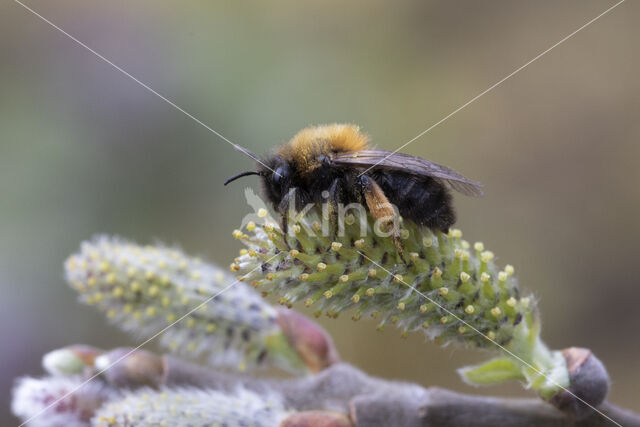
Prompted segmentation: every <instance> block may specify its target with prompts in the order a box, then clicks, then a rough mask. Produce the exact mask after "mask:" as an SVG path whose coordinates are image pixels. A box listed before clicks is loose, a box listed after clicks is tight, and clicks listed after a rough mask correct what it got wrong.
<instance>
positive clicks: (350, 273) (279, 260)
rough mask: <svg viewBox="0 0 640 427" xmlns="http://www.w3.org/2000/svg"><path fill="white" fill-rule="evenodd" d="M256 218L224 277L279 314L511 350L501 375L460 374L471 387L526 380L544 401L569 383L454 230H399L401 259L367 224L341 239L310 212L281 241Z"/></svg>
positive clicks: (496, 274) (492, 273)
mask: <svg viewBox="0 0 640 427" xmlns="http://www.w3.org/2000/svg"><path fill="white" fill-rule="evenodd" d="M259 216H260V217H262V218H265V223H264V224H263V225H256V224H255V223H253V222H251V223H249V224H248V225H247V227H246V231H242V230H235V231H234V232H233V235H234V237H236V238H237V239H239V240H240V241H241V242H242V243H244V244H245V245H246V246H247V248H246V249H242V250H241V251H240V256H239V257H238V258H236V259H235V262H234V263H233V264H231V270H232V271H233V272H236V273H237V274H238V275H239V278H240V280H243V281H245V282H247V283H249V284H251V285H253V286H254V287H256V288H257V289H258V290H260V291H262V292H263V295H268V294H275V295H276V296H278V297H279V298H280V302H281V303H282V304H286V305H290V304H292V303H295V302H303V303H304V304H305V305H306V306H308V307H311V308H313V309H314V310H315V314H316V315H318V316H319V315H321V314H322V313H325V314H326V315H328V316H330V317H337V316H338V315H339V314H341V313H343V312H346V311H349V312H350V313H351V314H352V318H353V319H354V320H358V319H360V318H362V317H365V316H370V317H373V318H375V319H377V320H378V322H379V323H378V327H379V328H383V327H385V326H386V325H388V324H394V325H396V326H397V327H399V328H400V329H401V331H402V334H403V335H406V334H408V333H409V332H412V331H416V330H423V331H424V332H425V333H426V334H427V335H428V336H430V337H432V338H435V339H436V340H437V341H438V342H440V343H446V342H451V341H456V342H462V343H466V344H469V345H472V346H475V347H483V348H497V347H499V346H502V348H503V349H512V353H513V354H515V356H516V357H513V356H512V355H511V356H510V357H508V361H507V362H505V361H504V360H502V359H500V362H504V363H502V364H501V365H500V364H496V362H495V361H492V363H493V365H491V366H489V368H487V366H486V365H483V366H481V367H478V368H471V369H467V370H464V371H462V372H461V373H462V375H463V377H464V378H465V380H467V381H469V382H473V383H477V384H480V383H482V384H486V383H491V382H498V381H500V380H502V379H506V378H507V377H509V378H518V379H526V380H527V382H528V383H529V385H530V386H531V387H534V388H537V389H538V390H539V391H541V392H542V393H543V394H545V395H547V394H549V393H551V394H553V393H554V392H555V391H556V390H557V387H556V385H557V384H556V383H558V381H557V380H558V379H559V381H560V382H561V383H563V384H564V383H566V382H567V380H566V375H565V374H566V369H564V370H563V369H562V364H563V363H564V362H562V361H560V360H559V359H558V357H557V354H552V353H551V352H549V351H548V350H547V349H546V347H545V346H544V344H543V343H542V342H541V341H540V340H539V338H538V335H539V321H538V317H537V311H536V305H535V300H534V299H533V298H532V297H531V296H523V295H521V293H520V291H519V288H518V284H517V281H516V279H515V278H514V276H513V273H514V269H513V267H512V266H510V265H507V266H505V267H504V269H502V270H500V269H499V268H498V267H497V266H496V264H495V263H494V254H493V253H492V252H490V251H488V250H486V249H485V247H484V245H483V244H482V243H480V242H477V243H475V244H473V245H470V244H469V243H468V242H467V241H465V240H463V239H462V233H461V232H460V231H459V230H451V231H450V232H449V233H448V234H445V233H442V232H438V231H435V232H434V231H431V230H429V229H427V228H424V227H419V226H417V225H416V224H414V223H411V222H409V221H404V222H403V223H402V227H403V229H402V231H401V236H402V247H403V250H402V253H400V252H399V251H398V249H397V247H396V245H395V244H394V242H393V239H392V238H391V237H384V236H380V235H379V233H375V232H374V229H375V227H376V224H375V222H374V218H373V217H371V215H368V218H367V221H366V223H363V224H361V223H360V221H358V220H356V219H355V217H353V216H352V215H348V216H347V217H346V218H345V219H344V223H345V224H344V233H340V232H339V231H340V230H339V229H338V230H336V229H335V228H334V227H333V226H331V224H330V222H329V221H327V220H326V218H327V215H326V214H325V215H324V217H323V215H322V213H321V212H320V211H319V209H317V208H316V209H315V210H312V211H310V212H309V213H307V214H306V215H305V216H304V217H303V218H302V219H300V218H296V220H297V221H294V219H293V218H291V219H290V220H289V222H290V225H289V233H288V236H284V235H283V233H282V231H281V229H280V227H279V226H278V225H277V224H276V221H275V220H274V219H273V218H271V217H269V215H268V213H267V212H266V211H265V210H264V209H262V210H261V211H260V212H259ZM323 218H324V221H323ZM363 222H364V221H363ZM323 231H324V232H323ZM363 232H364V233H363ZM341 234H343V235H341ZM496 344H497V345H496ZM523 362H524V363H523ZM527 364H529V365H530V366H529V365H527ZM498 365H500V366H498ZM558 365H560V370H559V371H558V372H557V373H556V374H554V377H553V378H551V382H549V381H548V380H547V377H548V375H549V372H550V371H552V370H554V369H556V368H557V366H558ZM531 366H532V367H533V368H534V369H531ZM498 368H499V369H498ZM478 369H480V370H478ZM498 370H500V372H498ZM505 371H506V372H505ZM541 374H542V375H541ZM554 378H555V379H554Z"/></svg>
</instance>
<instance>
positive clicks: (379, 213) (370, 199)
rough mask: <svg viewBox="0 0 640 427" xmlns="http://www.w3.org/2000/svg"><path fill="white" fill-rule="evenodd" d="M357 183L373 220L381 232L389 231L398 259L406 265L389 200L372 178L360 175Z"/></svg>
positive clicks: (398, 231) (393, 211) (394, 212)
mask: <svg viewBox="0 0 640 427" xmlns="http://www.w3.org/2000/svg"><path fill="white" fill-rule="evenodd" d="M358 182H359V183H360V185H361V186H362V192H363V193H364V199H365V201H366V203H367V207H368V208H369V211H370V212H371V214H372V215H373V216H374V218H376V219H377V220H378V221H380V222H381V224H380V225H381V226H382V227H381V229H382V230H383V231H389V230H391V239H392V240H393V244H394V245H395V247H396V249H397V250H398V253H399V254H400V259H402V262H403V263H405V264H406V263H407V262H406V260H405V259H404V247H403V246H402V241H401V239H400V230H399V228H398V227H396V226H395V223H394V220H395V219H397V215H396V211H395V209H394V206H393V205H392V204H391V202H389V199H387V196H386V195H385V194H384V191H383V190H382V188H380V186H379V185H378V184H377V183H376V182H375V181H374V180H373V179H372V178H369V177H368V176H366V175H361V176H360V178H358Z"/></svg>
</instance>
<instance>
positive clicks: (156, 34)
mask: <svg viewBox="0 0 640 427" xmlns="http://www.w3.org/2000/svg"><path fill="white" fill-rule="evenodd" d="M28 4H29V5H30V6H31V7H33V8H34V9H35V10H37V11H38V12H39V13H41V14H42V15H43V16H45V17H46V18H48V19H50V20H51V21H53V22H55V23H56V24H57V25H59V26H60V27H62V28H63V29H65V30H66V31H68V32H69V33H71V34H73V35H74V36H76V37H77V38H78V39H80V40H81V41H83V42H84V43H86V44H88V45H89V46H91V47H92V48H94V49H95V50H96V51H98V52H100V53H101V54H102V55H104V56H106V57H107V58H109V59H111V60H112V61H114V62H115V63H116V64H118V65H120V66H121V67H122V68H124V69H125V70H127V71H128V72H130V73H131V74H133V75H134V76H136V77H137V78H139V79H140V80H141V81H143V82H145V83H146V84H148V85H150V86H151V87H153V88H154V89H155V90H157V91H158V92H160V93H162V94H163V95H165V96H167V97H168V98H169V99H171V100H173V101H175V102H176V103H177V104H179V105H180V106H182V107H184V108H185V109H186V110H187V111H189V112H190V113H192V114H193V115H195V116H196V117H198V118H199V119H201V120H202V121H204V122H205V123H207V124H208V125H210V126H211V127H212V128H214V129H216V130H217V131H219V132H220V133H222V134H223V135H225V136H226V137H228V138H229V139H231V140H232V141H234V142H237V143H239V144H242V145H244V146H247V147H249V148H250V149H252V150H253V151H255V152H265V151H266V150H267V149H268V148H269V147H271V146H273V145H274V144H276V143H279V142H283V141H285V140H287V139H288V138H289V137H290V136H292V135H293V134H294V133H295V132H296V131H297V130H299V129H300V128H302V127H304V126H306V125H309V124H321V123H328V122H353V123H357V124H359V125H360V126H362V128H363V130H364V131H366V132H367V133H369V134H370V135H371V136H372V138H373V141H374V143H376V144H377V145H378V146H379V147H382V148H385V149H389V150H393V149H395V148H397V147H398V146H399V145H401V144H403V143H405V142H406V141H408V140H409V139H411V138H413V137H414V136H415V135H417V134H418V133H419V132H421V131H422V130H424V129H426V128H427V127H429V126H431V125H432V124H433V123H435V122H436V121H438V120H440V119H441V118H442V117H444V116H445V115H447V114H449V113H450V112H451V111H453V110H454V109H456V108H457V107H459V106H460V105H462V104H463V103H465V102H467V101H468V100H469V99H471V98H472V97H474V96H475V95H477V94H478V93H480V92H481V91H483V90H484V89H486V88H487V87H489V86H490V85H492V84H493V83H495V82H496V81H498V80H499V79H501V78H502V77H504V76H506V75H507V74H508V73H510V72H512V71H513V70H515V69H516V68H518V67H519V66H521V65H522V64H524V63H525V62H527V61H528V60H530V59H531V58H533V57H534V56H536V55H537V54H538V53H540V52H541V51H543V50H544V49H546V48H547V47H549V46H551V45H552V44H554V43H556V42H557V41H559V40H560V39H561V38H563V37H564V36H566V35H567V34H569V33H570V32H572V31H573V30H575V29H577V28H578V27H580V26H581V25H583V24H584V23H586V22H587V21H588V20H590V19H591V18H593V17H595V16H596V15H598V14H599V13H600V12H602V11H603V10H605V9H606V8H608V7H609V6H611V5H613V2H610V1H601V0H597V1H585V0H576V1H560V2H512V1H484V2H477V1H472V0H469V1H448V2H444V1H442V2H434V1H430V2H424V1H414V2H402V3H398V2H395V3H389V2H383V1H366V2H365V1H360V2H349V3H348V4H343V3H341V2H337V1H324V2H313V3H306V2H305V4H304V5H303V4H302V2H294V1H286V2H284V1H283V2H251V3H246V2H233V3H232V2H202V1H198V2H179V3H176V2H170V1H159V0H154V1H150V0H145V1H136V2H120V1H118V2H113V1H112V2H107V1H102V2H97V1H88V0H83V1H55V2H45V1H42V0H38V1H35V0H32V1H29V2H28ZM639 17H640V2H633V1H629V2H626V3H624V4H622V5H621V6H619V7H618V8H617V9H615V10H614V11H613V12H611V13H610V14H609V15H606V16H604V17H603V18H602V19H600V20H599V21H597V22H596V23H594V24H593V25H591V26H590V27H588V28H586V29H585V30H584V31H582V32H580V33H579V34H577V35H576V36H575V37H573V38H572V39H570V40H568V41H567V42H566V43H564V44H562V45H561V46H559V47H557V48H556V49H555V50H553V51H551V52H550V53H549V54H547V55H545V56H544V57H542V58H541V59H539V60H538V61H536V62H535V63H533V64H532V65H530V66H529V67H527V68H526V69H524V70H523V71H522V72H520V73H519V74H517V75H516V76H514V77H513V78H511V79H509V80H507V81H506V82H505V83H504V84H502V85H501V86H499V87H498V88H496V89H495V90H493V91H491V92H489V93H488V94H487V95H485V96H483V97H482V98H480V99H478V100H477V101H476V102H474V103H473V104H471V105H470V106H468V107H467V108H465V109H464V110H462V111H461V112H460V113H458V114H456V115H455V116H453V117H451V118H450V119H449V120H447V121H446V122H444V123H443V124H441V125H440V126H438V127H436V128H435V129H433V130H432V131H431V132H430V133H428V134H427V135H425V136H423V137H422V138H420V139H419V140H417V141H416V142H414V143H413V144H411V145H409V146H408V147H406V148H405V149H404V150H403V151H404V152H406V153H410V154H414V155H419V156H423V157H427V158H430V159H432V160H434V161H437V162H440V163H444V164H446V165H449V166H451V167H454V168H455V169H457V170H459V171H461V172H462V173H464V174H465V175H467V176H469V177H472V178H474V179H477V180H479V181H481V182H483V183H484V184H485V186H486V187H485V189H486V196H485V197H484V198H482V199H469V198H464V197H462V196H458V197H457V206H458V213H459V223H458V225H459V227H460V228H461V229H462V230H463V231H464V235H465V238H467V239H469V240H471V241H474V240H483V241H484V243H485V245H486V246H487V247H488V248H489V249H491V250H493V251H494V252H495V253H496V254H497V257H498V262H499V263H500V264H501V265H504V264H506V263H511V264H513V265H515V266H516V272H517V274H518V276H519V278H520V283H521V285H522V286H523V287H525V288H527V289H530V290H532V291H533V292H534V293H535V295H536V296H537V297H538V298H539V299H540V306H541V308H542V314H543V321H544V324H543V337H544V339H545V340H546V341H547V342H548V343H549V345H550V346H552V347H554V348H564V347H568V346H572V345H577V346H585V347H589V348H591V349H592V350H593V351H594V352H595V353H596V354H597V355H598V356H599V357H600V358H601V359H602V360H603V361H604V362H605V364H606V365H607V367H608V369H609V372H610V374H611V377H612V381H613V384H612V390H611V395H610V398H611V400H612V401H614V402H615V403H618V404H620V405H624V406H627V407H630V408H633V409H635V410H640V399H639V398H638V397H639V395H640V392H639V389H638V383H640V341H639V340H638V339H637V334H638V328H639V327H640V316H639V315H638V301H639V298H640V286H638V285H639V282H638V279H637V265H636V262H638V261H637V257H638V250H637V242H638V240H639V239H640V226H639V225H638V222H637V221H638V216H639V215H640V191H639V190H638V182H639V181H640V168H638V167H637V163H638V161H639V160H640V146H639V141H640V120H639V119H640V117H639V113H640V79H638V75H639V72H640V56H639V55H638V46H637V42H638V40H640V27H638V25H637V22H638V18H639ZM251 164H252V163H251V161H250V160H248V159H247V158H245V157H243V156H242V155H241V154H240V153H237V152H235V151H233V149H232V148H231V147H230V145H229V144H227V143H226V142H224V141H222V140H221V139H220V138H218V137H216V136H215V135H213V134H212V133H210V132H209V131H207V130H206V129H204V128H203V127H202V126H200V125H198V124H196V123H195V122H194V121H193V120H191V119H190V118H188V117H186V116H185V115H184V114H182V113H180V112H179V111H177V110H176V109H174V108H172V107H171V106H169V105H168V104H167V103H165V102H164V101H162V100H160V99H159V98H157V97H156V96H154V95H152V94H151V93H149V92H148V91H146V90H145V89H144V88H142V87H141V86H140V85H138V84H137V83H135V82H133V81H132V80H130V79H129V78H127V77H126V76H124V75H123V74H121V73H119V72H117V71H116V70H114V69H113V68H112V67H110V66H109V65H107V64H105V63H104V62H103V61H101V60H99V59H98V58H96V57H95V56H94V55H93V54H91V53H89V52H87V51H86V50H85V49H83V48H81V47H80V46H78V45H77V44H75V43H74V42H73V41H71V40H70V39H69V38H67V37H65V36H63V35H62V34H60V33H59V32H57V31H55V30H54V29H53V28H52V27H50V26H49V25H47V24H45V23H44V22H42V21H41V20H39V19H38V18H37V17H35V16H34V15H32V14H31V13H29V12H27V11H26V10H25V9H23V8H22V7H20V6H19V5H17V4H16V3H14V2H12V1H8V0H7V1H4V2H2V4H0V291H1V293H2V297H1V298H0V338H1V339H2V344H1V345H0V366H1V369H0V424H2V425H7V424H9V423H15V419H13V418H11V416H10V414H9V411H8V407H9V399H10V397H9V396H10V393H9V391H10V388H11V386H12V382H13V379H14V378H15V377H16V376H19V375H24V374H31V375H39V374H40V373H41V368H40V357H41V355H42V354H43V353H44V352H46V351H48V350H51V349H53V348H56V347H61V346H64V345H67V344H72V343H79V342H82V343H88V344H94V345H99V346H102V347H106V348H108V347H114V346H119V345H134V344H136V342H135V341H134V340H132V339H130V338H128V337H127V336H125V335H124V334H122V333H120V332H119V331H117V330H116V329H115V328H113V327H110V326H107V325H106V322H105V321H104V320H103V318H102V316H101V315H100V314H98V313H97V312H96V311H94V310H93V309H91V308H88V307H84V306H80V305H79V304H77V303H76V302H75V298H76V295H75V294H74V292H73V291H72V290H70V289H68V288H67V286H66V285H65V283H64V281H63V279H62V263H63V261H64V259H65V258H66V257H67V255H68V254H70V253H71V252H73V251H75V250H76V249H77V248H78V246H79V243H80V242H81V241H82V240H84V239H87V238H89V237H90V236H91V235H93V234H94V233H97V232H106V233H116V234H120V235H122V236H126V237H129V238H132V239H135V240H137V241H138V242H140V243H146V242H150V241H151V242H152V241H154V240H155V239H159V240H162V241H164V242H168V243H179V244H180V245H181V246H182V247H183V248H184V249H185V250H186V251H187V252H189V253H192V254H199V255H202V256H203V257H205V258H207V259H209V260H211V261H215V262H218V263H220V264H222V265H227V264H228V263H229V262H230V260H231V259H232V258H233V257H234V256H235V254H236V253H237V250H238V249H239V248H240V246H239V244H238V242H236V241H234V239H233V238H232V237H231V230H233V229H234V228H235V227H236V226H238V225H239V221H240V219H241V218H242V216H243V215H244V214H245V213H246V212H247V211H248V210H249V207H248V206H246V204H245V202H244V196H243V187H242V185H240V184H238V185H236V186H233V187H231V188H225V187H223V186H222V181H223V180H224V179H225V178H227V177H228V176H230V175H232V174H234V173H236V172H239V171H242V170H246V169H247V168H248V167H250V165H251ZM242 182H243V183H245V184H246V185H248V184H249V183H250V181H249V179H247V180H245V181H242ZM255 184H257V182H256V181H255V180H254V181H253V182H251V185H254V188H257V185H255ZM321 322H322V324H323V325H324V326H326V328H327V329H328V330H329V331H330V332H331V333H332V334H333V336H334V339H335V341H336V343H337V346H338V348H339V349H340V351H341V353H342V356H343V358H344V359H345V360H347V361H349V362H351V363H354V364H356V365H358V366H360V367H361V368H363V369H364V370H366V371H367V372H369V373H371V374H375V375H379V376H383V377H387V378H398V379H405V380H411V381H415V382H418V383H420V384H423V385H437V386H441V387H448V388H451V389H455V390H460V391H464V392H471V393H493V394H502V395H527V392H525V391H524V390H521V388H520V386H519V385H517V384H514V385H508V386H505V387H496V388H490V389H482V390H476V389H471V388H470V387H468V386H466V385H464V384H463V383H462V382H461V381H460V380H459V379H458V376H457V374H456V373H455V369H456V368H458V367H460V366H462V365H464V364H468V363H474V362H478V361H481V360H483V359H484V358H486V355H482V354H478V353H477V352H472V351H468V350H465V349H461V348H454V347H447V348H444V349H443V348H439V347H438V346H436V345H435V344H433V343H429V342H426V340H425V338H424V337H423V336H421V335H420V334H415V335H413V336H410V337H409V338H408V339H402V338H401V337H400V332H399V331H398V330H394V329H393V328H389V329H387V330H386V331H385V332H382V333H381V332H376V331H375V327H374V326H375V324H374V323H373V322H370V321H361V322H358V323H354V322H351V321H350V320H348V319H347V318H346V317H344V318H340V319H338V320H333V321H332V320H328V319H325V318H323V319H321Z"/></svg>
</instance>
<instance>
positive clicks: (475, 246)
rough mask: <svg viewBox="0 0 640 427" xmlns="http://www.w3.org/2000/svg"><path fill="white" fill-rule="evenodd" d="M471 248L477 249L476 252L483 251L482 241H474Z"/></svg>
mask: <svg viewBox="0 0 640 427" xmlns="http://www.w3.org/2000/svg"><path fill="white" fill-rule="evenodd" d="M473 249H475V250H476V251H478V252H482V251H484V243H482V242H475V243H474V244H473Z"/></svg>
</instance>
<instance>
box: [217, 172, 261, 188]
mask: <svg viewBox="0 0 640 427" xmlns="http://www.w3.org/2000/svg"><path fill="white" fill-rule="evenodd" d="M249 175H260V176H262V174H261V173H260V172H255V171H246V172H242V173H239V174H238V175H235V176H232V177H231V178H229V179H227V180H226V181H225V182H224V185H227V184H228V183H230V182H232V181H235V180H236V179H238V178H242V177H243V176H249Z"/></svg>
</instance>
